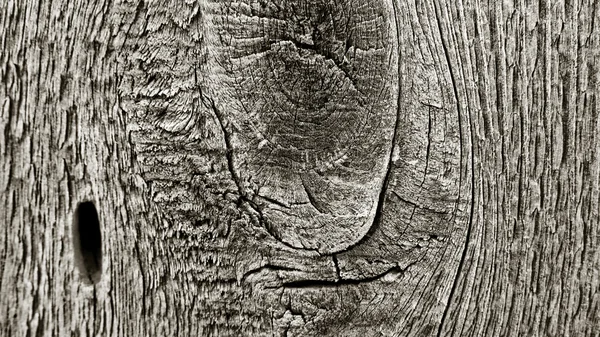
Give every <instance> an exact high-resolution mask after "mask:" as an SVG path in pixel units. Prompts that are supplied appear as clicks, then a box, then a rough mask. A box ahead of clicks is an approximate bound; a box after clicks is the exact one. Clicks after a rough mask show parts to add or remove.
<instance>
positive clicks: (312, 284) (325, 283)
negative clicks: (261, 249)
mask: <svg viewBox="0 0 600 337" xmlns="http://www.w3.org/2000/svg"><path fill="white" fill-rule="evenodd" d="M414 264H415V262H413V263H411V264H409V265H407V266H406V267H404V268H401V267H400V266H394V267H392V268H390V269H388V270H386V271H385V272H383V273H381V274H377V275H374V276H371V277H365V278H361V279H343V278H338V279H337V280H299V281H291V282H284V283H283V284H282V285H281V286H280V287H283V288H319V287H337V286H341V285H356V284H364V283H369V282H375V281H379V280H381V279H382V278H384V277H385V276H387V275H389V274H393V273H404V272H405V271H406V270H407V269H408V268H409V267H411V266H412V265H414ZM336 265H337V264H336ZM338 275H339V274H338ZM280 287H276V288H280Z"/></svg>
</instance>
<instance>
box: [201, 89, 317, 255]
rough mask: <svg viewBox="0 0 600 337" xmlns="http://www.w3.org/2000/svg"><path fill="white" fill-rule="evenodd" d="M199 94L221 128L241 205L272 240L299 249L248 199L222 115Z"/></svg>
mask: <svg viewBox="0 0 600 337" xmlns="http://www.w3.org/2000/svg"><path fill="white" fill-rule="evenodd" d="M200 94H201V95H202V103H203V104H204V106H205V107H206V108H208V109H210V110H212V111H213V112H214V115H215V117H216V119H217V122H218V124H219V126H220V127H221V131H222V132H223V139H224V141H225V149H226V151H225V157H226V159H227V168H228V170H229V173H230V174H231V179H232V180H233V182H234V183H235V185H236V187H237V190H238V193H239V194H240V202H241V203H242V204H244V205H246V206H247V207H248V208H249V210H251V211H253V213H254V214H256V216H257V217H258V221H259V223H261V224H262V225H263V227H264V228H265V229H266V230H267V232H268V233H269V235H271V236H272V237H273V238H275V239H276V240H277V241H279V242H281V243H282V244H283V245H285V246H286V247H288V248H292V249H299V248H298V247H294V246H293V245H291V244H290V243H288V242H285V241H284V240H282V239H281V235H279V233H277V231H276V230H275V229H274V228H273V226H271V224H269V223H268V222H267V221H265V219H264V216H263V213H262V210H261V208H260V207H259V206H258V205H256V203H254V202H253V201H252V200H251V199H250V197H249V196H248V193H246V191H245V190H244V187H243V186H242V179H241V178H240V175H239V174H238V172H237V171H236V169H235V162H234V158H233V152H234V151H233V144H232V142H231V135H230V134H229V132H228V131H227V127H226V125H225V118H224V116H223V114H222V113H221V111H220V110H219V109H218V108H217V106H216V104H215V102H214V101H213V99H212V98H210V97H208V96H206V95H204V94H202V90H200ZM288 208H289V207H288ZM302 249H304V250H309V251H315V252H317V253H319V254H321V253H320V252H319V251H318V250H316V249H310V248H302Z"/></svg>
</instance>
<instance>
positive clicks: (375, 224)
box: [336, 1, 402, 254]
mask: <svg viewBox="0 0 600 337" xmlns="http://www.w3.org/2000/svg"><path fill="white" fill-rule="evenodd" d="M392 5H393V7H394V20H395V21H394V22H395V23H396V38H397V39H398V41H399V40H400V38H399V36H400V23H399V22H398V8H397V7H396V6H397V5H396V2H395V1H392ZM400 58H401V55H400V46H398V99H397V101H396V104H397V107H396V122H395V123H394V134H393V135H392V146H391V149H390V158H389V160H388V167H387V172H386V173H385V177H384V179H383V184H382V186H381V191H380V193H379V199H378V200H377V210H376V211H375V217H374V219H373V223H372V224H371V227H370V228H369V230H368V231H367V233H366V234H365V235H364V236H363V237H362V238H361V239H360V240H358V241H357V242H355V243H353V244H351V245H350V246H348V247H346V248H345V249H343V250H341V251H339V252H336V254H339V253H344V252H347V251H350V250H351V249H353V248H354V247H357V246H359V245H361V244H363V243H364V242H365V241H367V240H368V239H369V238H370V237H372V236H373V234H374V233H375V232H376V231H377V229H379V225H380V222H381V215H382V213H383V204H384V203H385V199H386V195H387V191H388V186H389V183H390V180H391V177H392V171H393V170H394V150H395V149H396V141H397V139H398V129H399V128H400V106H401V104H400V103H401V102H400V100H401V95H400V91H401V89H400V87H401V85H402V71H401V69H400Z"/></svg>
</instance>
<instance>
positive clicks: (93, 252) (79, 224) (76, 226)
mask: <svg viewBox="0 0 600 337" xmlns="http://www.w3.org/2000/svg"><path fill="white" fill-rule="evenodd" d="M73 222H74V223H73V246H74V247H73V248H74V254H75V264H76V265H77V268H78V269H79V274H80V276H81V279H82V280H83V281H85V282H86V283H91V284H95V283H97V282H98V281H99V280H100V277H101V274H102V234H101V230H100V221H99V219H98V212H97V210H96V206H94V203H93V202H91V201H86V202H82V203H80V204H79V205H78V206H77V209H76V210H75V219H74V221H73Z"/></svg>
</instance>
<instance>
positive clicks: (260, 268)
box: [241, 264, 299, 281]
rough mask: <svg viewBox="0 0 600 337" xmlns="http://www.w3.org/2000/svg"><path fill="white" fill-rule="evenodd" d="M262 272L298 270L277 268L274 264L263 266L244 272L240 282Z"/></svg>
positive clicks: (295, 269)
mask: <svg viewBox="0 0 600 337" xmlns="http://www.w3.org/2000/svg"><path fill="white" fill-rule="evenodd" d="M263 270H266V271H298V270H299V269H297V268H293V267H285V266H278V265H274V264H265V265H264V266H261V267H258V268H255V269H251V270H249V271H247V272H245V273H244V275H243V276H242V279H241V280H242V281H244V280H246V279H247V278H248V276H250V275H253V274H256V273H260V272H261V271H263Z"/></svg>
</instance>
